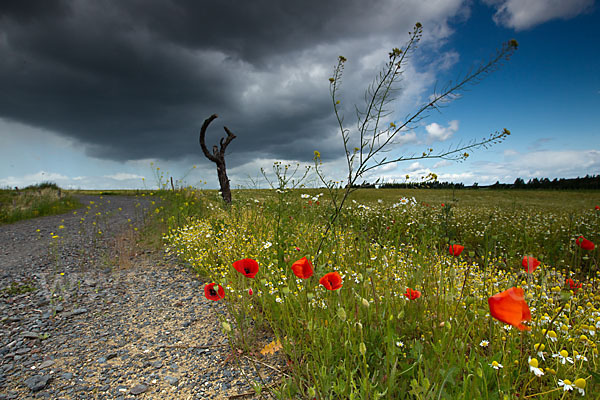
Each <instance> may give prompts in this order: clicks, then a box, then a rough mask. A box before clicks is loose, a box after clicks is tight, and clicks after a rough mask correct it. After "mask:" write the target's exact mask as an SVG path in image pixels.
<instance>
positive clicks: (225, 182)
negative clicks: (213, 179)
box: [200, 114, 236, 204]
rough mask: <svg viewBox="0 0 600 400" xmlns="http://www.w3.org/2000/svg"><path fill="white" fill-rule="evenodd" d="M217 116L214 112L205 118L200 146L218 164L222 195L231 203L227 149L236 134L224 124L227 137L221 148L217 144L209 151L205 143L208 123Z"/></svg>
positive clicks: (221, 142) (226, 201)
mask: <svg viewBox="0 0 600 400" xmlns="http://www.w3.org/2000/svg"><path fill="white" fill-rule="evenodd" d="M216 118H217V114H213V115H211V116H210V117H208V118H207V119H206V120H204V123H203V124H202V128H201V129H200V147H201V148H202V152H203V153H204V155H205V156H206V158H208V159H209V160H210V161H212V162H214V163H215V164H217V176H218V178H219V185H221V196H222V197H223V201H225V203H227V204H231V188H230V186H229V178H228V177H227V169H226V167H225V149H227V146H228V145H229V143H231V141H232V140H233V139H235V138H236V136H235V135H234V134H233V133H232V132H231V131H230V130H229V129H228V128H227V127H226V126H224V127H223V129H225V132H226V133H227V137H226V138H221V140H220V141H219V144H220V148H219V147H217V146H213V152H212V154H211V153H210V152H209V151H208V148H207V147H206V143H205V137H206V129H207V128H208V125H210V123H211V122H212V121H213V120H214V119H216Z"/></svg>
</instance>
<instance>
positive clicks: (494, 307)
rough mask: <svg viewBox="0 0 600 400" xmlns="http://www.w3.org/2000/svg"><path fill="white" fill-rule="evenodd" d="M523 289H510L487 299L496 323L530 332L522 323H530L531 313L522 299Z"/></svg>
mask: <svg viewBox="0 0 600 400" xmlns="http://www.w3.org/2000/svg"><path fill="white" fill-rule="evenodd" d="M523 294H524V292H523V289H522V288H517V287H512V288H510V289H508V290H505V291H504V292H502V293H498V294H495V295H493V296H492V297H490V298H488V305H489V306H490V314H491V315H492V317H494V318H496V319H497V320H498V321H501V322H504V323H505V324H510V325H512V326H514V327H516V328H518V329H519V330H521V331H522V330H530V329H531V328H528V327H527V326H525V325H523V323H522V322H523V321H531V311H529V307H528V306H527V303H526V302H525V298H524V297H523Z"/></svg>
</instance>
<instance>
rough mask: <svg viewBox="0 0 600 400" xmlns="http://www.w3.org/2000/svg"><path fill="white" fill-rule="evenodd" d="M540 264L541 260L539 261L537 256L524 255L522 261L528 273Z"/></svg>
mask: <svg viewBox="0 0 600 400" xmlns="http://www.w3.org/2000/svg"><path fill="white" fill-rule="evenodd" d="M540 264H541V262H539V261H538V260H537V258H535V257H531V256H525V257H523V261H522V262H521V265H523V268H525V271H526V272H528V273H532V272H533V271H535V270H536V268H537V267H539V266H540Z"/></svg>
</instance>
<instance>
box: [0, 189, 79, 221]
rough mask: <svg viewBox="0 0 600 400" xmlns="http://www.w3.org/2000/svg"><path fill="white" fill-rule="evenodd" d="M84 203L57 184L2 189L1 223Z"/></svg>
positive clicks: (38, 215)
mask: <svg viewBox="0 0 600 400" xmlns="http://www.w3.org/2000/svg"><path fill="white" fill-rule="evenodd" d="M82 206H83V205H82V204H81V203H80V202H79V201H77V199H75V198H74V197H72V196H71V195H70V194H69V193H66V192H65V191H63V190H62V189H61V188H59V187H58V186H57V185H56V184H53V183H41V184H38V185H32V186H28V187H26V188H23V189H0V224H10V223H13V222H17V221H21V220H24V219H29V218H36V217H43V216H45V215H54V214H61V213H64V212H67V211H69V210H73V209H76V208H80V207H82Z"/></svg>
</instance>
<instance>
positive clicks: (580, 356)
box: [573, 350, 588, 361]
mask: <svg viewBox="0 0 600 400" xmlns="http://www.w3.org/2000/svg"><path fill="white" fill-rule="evenodd" d="M573 357H574V358H575V359H576V360H577V361H579V360H581V361H587V360H588V359H587V357H586V356H584V355H583V354H579V352H578V351H577V350H573Z"/></svg>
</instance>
